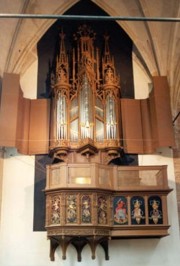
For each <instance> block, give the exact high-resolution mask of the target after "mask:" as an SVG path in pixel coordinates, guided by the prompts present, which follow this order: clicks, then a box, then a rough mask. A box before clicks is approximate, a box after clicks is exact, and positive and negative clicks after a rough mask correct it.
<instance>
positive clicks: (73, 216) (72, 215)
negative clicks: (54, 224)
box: [67, 195, 77, 223]
mask: <svg viewBox="0 0 180 266" xmlns="http://www.w3.org/2000/svg"><path fill="white" fill-rule="evenodd" d="M67 203H68V204H67V205H68V206H67V222H68V223H75V222H77V206H76V205H77V204H76V196H74V195H70V196H68V197H67Z"/></svg>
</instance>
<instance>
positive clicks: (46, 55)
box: [34, 1, 137, 231]
mask: <svg viewBox="0 0 180 266" xmlns="http://www.w3.org/2000/svg"><path fill="white" fill-rule="evenodd" d="M65 14H74V15H76V14H89V15H107V13H105V12H104V11H103V10H102V9H100V8H99V7H98V6H97V5H95V4H94V3H93V2H92V1H80V2H78V3H77V4H75V5H74V6H72V8H70V9H69V10H68V11H67V12H66V13H65ZM84 23H85V22H84V21H77V22H75V21H64V22H61V21H56V22H55V23H54V24H53V25H52V26H51V27H50V28H49V29H48V30H47V32H46V33H45V34H44V36H43V37H42V38H41V40H40V41H39V42H38V44H37V51H38V98H44V97H49V89H50V88H49V87H48V82H47V78H48V74H49V71H50V68H51V67H49V61H50V65H51V64H52V63H53V60H54V56H55V54H57V51H58V49H59V32H60V29H61V28H63V31H64V33H65V34H66V35H67V36H66V37H67V39H69V40H71V38H72V37H73V34H74V33H76V31H77V30H78V26H79V25H81V24H84ZM87 24H88V25H90V27H91V28H92V29H93V30H94V31H95V33H96V35H97V36H96V42H97V45H98V46H99V47H100V50H101V51H102V50H103V45H104V40H103V35H104V34H105V33H108V34H109V35H110V40H109V45H110V50H111V53H112V55H114V57H115V65H116V66H117V71H118V73H119V74H120V80H121V83H120V86H121V97H124V98H134V82H133V67H132V50H133V42H132V40H131V39H130V38H129V36H128V35H127V34H126V33H125V32H124V30H122V28H121V27H120V26H119V25H118V24H117V23H116V22H114V21H112V22H105V21H104V22H98V21H93V22H90V21H87ZM67 48H69V49H70V48H71V47H70V41H69V43H68V42H67ZM56 49H57V50H56ZM38 157H39V156H36V160H38ZM134 157H136V156H135V155H134ZM132 161H133V162H134V159H133V160H132ZM135 161H136V162H137V158H136V160H135ZM128 163H129V162H128ZM39 180H40V181H41V182H39ZM42 180H44V182H42ZM35 184H37V186H35V204H34V208H35V213H36V215H35V218H34V230H35V231H39V230H43V227H44V218H43V217H44V216H45V212H44V211H45V210H42V202H43V200H44V195H43V192H42V191H43V189H44V187H45V176H43V173H42V172H41V173H37V174H36V177H35ZM39 202H41V206H40V205H39ZM40 215H41V217H39V218H38V216H40ZM36 221H38V222H36ZM39 221H41V222H39Z"/></svg>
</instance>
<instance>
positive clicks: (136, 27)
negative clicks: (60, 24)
mask: <svg viewBox="0 0 180 266" xmlns="http://www.w3.org/2000/svg"><path fill="white" fill-rule="evenodd" d="M81 1H86V0H81ZM89 1H90V0H89ZM78 2H79V1H77V0H68V1H67V0H53V1H49V0H43V1H42V0H13V1H10V0H1V1H0V13H2V14H3V13H14V14H19V13H26V14H63V13H64V12H66V11H67V10H68V9H69V8H71V7H72V6H73V5H74V4H76V3H78ZM92 2H94V3H95V4H96V5H97V6H99V7H100V8H101V9H103V10H104V11H105V12H106V13H108V14H109V15H110V16H129V17H144V16H145V17H174V18H178V17H180V1H179V0H171V1H169V0H158V1H157V0H151V1H149V0H126V1H122V0H111V1H109V0H92ZM54 22H55V20H54V19H20V18H19V19H17V18H1V19H0V77H1V78H2V76H3V73H4V72H13V73H19V74H23V73H24V72H25V71H26V70H27V68H28V67H29V66H30V65H31V64H32V63H33V62H34V61H35V60H37V55H36V54H37V53H36V45H37V42H38V41H39V39H40V38H41V37H42V36H43V35H44V33H45V32H46V31H47V29H48V28H49V27H50V26H51V25H52V24H53V23H54ZM117 23H119V24H120V25H121V27H122V28H123V29H124V30H125V31H126V33H127V34H128V35H129V36H130V38H131V39H132V40H133V42H134V47H135V49H134V50H136V51H138V54H140V55H141V57H142V58H143V60H144V62H145V65H146V67H147V69H148V71H149V73H150V74H151V75H163V76H164V75H165V76H167V77H168V81H169V85H170V96H171V106H172V114H173V117H175V116H176V114H177V113H178V112H179V110H180V71H179V69H180V60H179V58H180V56H179V54H180V27H179V25H180V23H179V22H149V21H141V22H140V21H136V22H134V21H117ZM135 57H136V56H135ZM137 60H138V58H137ZM179 124H180V123H179Z"/></svg>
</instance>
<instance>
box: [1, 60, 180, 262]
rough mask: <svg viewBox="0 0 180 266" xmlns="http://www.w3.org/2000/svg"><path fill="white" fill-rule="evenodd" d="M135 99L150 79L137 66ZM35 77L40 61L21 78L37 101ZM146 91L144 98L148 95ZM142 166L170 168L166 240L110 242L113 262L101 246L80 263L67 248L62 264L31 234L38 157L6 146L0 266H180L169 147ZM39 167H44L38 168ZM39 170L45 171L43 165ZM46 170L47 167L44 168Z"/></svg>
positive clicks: (43, 239) (42, 238) (143, 158)
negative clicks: (105, 257)
mask: <svg viewBox="0 0 180 266" xmlns="http://www.w3.org/2000/svg"><path fill="white" fill-rule="evenodd" d="M133 65H134V73H136V74H135V76H134V79H135V91H138V90H139V91H138V92H137V93H136V95H137V94H138V95H141V92H142V90H141V89H139V86H138V88H137V86H136V84H137V83H136V79H138V80H139V82H140V83H141V85H142V86H141V88H142V87H143V89H145V90H146V93H148V86H147V83H148V82H149V80H148V79H147V77H145V76H144V75H142V73H141V75H139V74H140V70H139V69H138V67H137V65H136V64H135V63H134V64H133ZM36 77H37V62H36V63H34V64H33V65H31V68H30V69H29V70H28V71H27V72H26V73H25V74H24V76H23V77H22V78H21V83H22V87H23V91H24V95H25V96H27V97H32V98H34V96H35V90H34V88H35V87H36V86H35V85H36V82H37V80H36ZM144 93H145V92H143V93H142V97H144ZM139 164H140V165H147V164H148V165H151V164H152V165H153V164H157V165H158V164H160V165H168V180H169V186H170V188H173V192H171V193H170V195H169V196H168V217H169V223H170V224H171V228H170V230H169V233H170V235H169V236H167V237H164V238H162V239H154V238H152V239H126V240H125V239H122V240H110V245H109V249H110V250H109V253H110V260H109V261H105V260H104V254H103V251H102V249H101V248H100V247H98V248H97V252H96V260H92V259H91V253H90V249H89V247H85V249H84V250H83V252H82V262H77V260H76V252H75V250H74V248H73V247H72V246H69V247H68V252H67V259H66V260H65V261H63V260H61V255H62V254H61V250H60V249H57V251H56V253H55V261H54V262H51V261H50V260H49V245H50V243H49V241H48V240H47V236H46V232H45V231H44V232H40V231H39V232H38V231H36V232H35V231H33V216H34V185H35V184H34V180H35V179H34V174H35V157H34V156H23V155H20V154H18V153H17V151H16V150H15V149H13V148H8V149H6V151H5V154H4V160H3V179H2V206H1V224H0V230H1V239H0V250H1V257H0V264H1V265H2V266H37V265H38V266H45V265H46V266H48V265H54V266H55V265H64V266H65V265H67V266H69V265H73V266H75V265H82V266H84V265H87V264H90V265H101V266H105V265H115V266H116V265H119V264H120V263H121V264H122V265H124V266H129V265H132V266H139V265H142V266H151V265H154V266H161V265H163V266H170V265H171V266H177V265H179V259H180V255H179V254H180V253H179V244H180V241H179V227H178V218H177V217H178V216H177V204H176V192H175V177H174V168H173V158H172V152H171V149H170V148H166V149H165V148H164V149H163V148H162V149H160V150H158V151H157V153H156V154H153V155H139ZM36 167H40V165H39V166H36ZM40 168H41V167H40ZM40 171H43V168H41V169H40Z"/></svg>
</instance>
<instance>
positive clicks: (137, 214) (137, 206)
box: [132, 199, 143, 224]
mask: <svg viewBox="0 0 180 266" xmlns="http://www.w3.org/2000/svg"><path fill="white" fill-rule="evenodd" d="M133 205H134V209H133V211H132V218H133V219H135V220H136V222H137V224H140V223H141V219H142V218H143V211H142V209H141V205H142V202H141V201H140V200H139V199H136V200H134V201H133Z"/></svg>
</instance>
